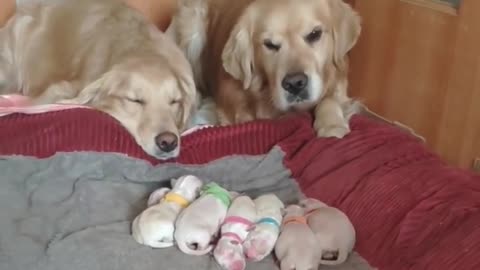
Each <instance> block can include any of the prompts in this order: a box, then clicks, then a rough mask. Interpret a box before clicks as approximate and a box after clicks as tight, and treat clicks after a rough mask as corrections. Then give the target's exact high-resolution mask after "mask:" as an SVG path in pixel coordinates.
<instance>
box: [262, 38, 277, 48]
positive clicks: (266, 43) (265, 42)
mask: <svg viewBox="0 0 480 270" xmlns="http://www.w3.org/2000/svg"><path fill="white" fill-rule="evenodd" d="M263 45H264V46H265V47H266V48H267V49H269V50H271V51H278V50H280V48H281V46H280V45H279V44H275V43H273V42H272V41H271V40H269V39H266V40H265V41H264V42H263Z"/></svg>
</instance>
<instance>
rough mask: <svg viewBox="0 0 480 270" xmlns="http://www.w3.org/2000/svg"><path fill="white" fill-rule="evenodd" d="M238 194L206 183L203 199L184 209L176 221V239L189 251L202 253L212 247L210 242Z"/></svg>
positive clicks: (202, 194) (178, 243)
mask: <svg viewBox="0 0 480 270" xmlns="http://www.w3.org/2000/svg"><path fill="white" fill-rule="evenodd" d="M235 196H236V194H235V193H233V192H228V191H227V190H225V189H224V188H222V187H220V186H219V185H218V184H216V183H209V184H207V185H205V186H204V188H203V190H202V192H201V195H200V198H198V199H197V200H196V201H194V202H193V203H192V204H191V205H190V206H189V207H187V208H186V209H185V210H183V211H182V212H181V213H180V215H179V216H178V218H177V221H176V222H175V226H176V229H175V242H177V246H178V248H179V249H180V250H181V251H182V252H183V253H186V254H189V255H196V256H201V255H205V254H207V253H209V252H210V251H212V249H213V245H212V244H211V242H212V239H213V238H214V236H216V235H217V234H218V230H219V229H220V225H221V224H222V223H223V220H224V219H225V215H226V214H227V210H228V207H229V206H230V203H231V201H232V198H233V197H235Z"/></svg>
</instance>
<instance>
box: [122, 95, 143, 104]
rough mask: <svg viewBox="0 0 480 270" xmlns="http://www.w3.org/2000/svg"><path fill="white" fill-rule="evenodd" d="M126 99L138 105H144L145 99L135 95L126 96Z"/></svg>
mask: <svg viewBox="0 0 480 270" xmlns="http://www.w3.org/2000/svg"><path fill="white" fill-rule="evenodd" d="M126 100H127V101H129V102H132V103H137V104H139V105H145V100H143V99H141V98H135V97H126Z"/></svg>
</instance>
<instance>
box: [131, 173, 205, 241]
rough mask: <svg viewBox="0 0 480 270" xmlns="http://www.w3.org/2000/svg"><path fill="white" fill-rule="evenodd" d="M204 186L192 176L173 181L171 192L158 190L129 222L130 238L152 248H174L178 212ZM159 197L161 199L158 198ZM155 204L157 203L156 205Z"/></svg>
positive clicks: (194, 197)
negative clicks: (144, 207) (131, 221)
mask: <svg viewBox="0 0 480 270" xmlns="http://www.w3.org/2000/svg"><path fill="white" fill-rule="evenodd" d="M202 185H203V183H202V180H200V179H199V178H198V177H195V176H193V175H187V176H182V177H180V178H179V179H178V180H175V179H173V180H172V186H173V188H172V190H171V191H168V189H165V188H163V189H159V190H157V191H155V192H154V193H152V195H150V198H149V200H148V203H149V206H150V205H152V204H154V205H153V206H150V207H149V208H147V209H146V210H145V211H143V212H142V213H141V214H140V215H139V216H137V217H136V218H135V220H134V221H133V223H132V235H133V238H134V239H135V240H136V241H137V242H138V243H140V244H143V245H146V246H150V247H153V248H166V247H171V246H173V233H174V231H175V226H174V224H175V220H176V219H177V216H178V214H179V213H180V211H181V210H182V209H183V208H185V207H187V206H188V204H190V202H192V201H193V200H195V199H196V198H197V196H198V193H199V191H200V189H201V187H202ZM160 198H161V199H160ZM156 202H159V203H157V204H155V203H156Z"/></svg>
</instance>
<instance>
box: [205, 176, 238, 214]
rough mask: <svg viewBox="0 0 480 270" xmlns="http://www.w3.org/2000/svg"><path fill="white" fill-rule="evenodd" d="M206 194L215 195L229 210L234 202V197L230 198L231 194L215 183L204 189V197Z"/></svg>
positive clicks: (207, 185)
mask: <svg viewBox="0 0 480 270" xmlns="http://www.w3.org/2000/svg"><path fill="white" fill-rule="evenodd" d="M204 194H209V195H213V196H214V197H215V198H217V199H219V200H220V201H221V202H222V203H223V204H224V205H225V206H226V207H227V208H228V207H230V203H231V202H232V197H231V196H230V193H229V192H228V191H227V190H226V189H224V188H222V187H221V186H219V185H218V184H217V183H214V182H211V183H208V184H206V185H205V186H204V187H203V189H202V195H204Z"/></svg>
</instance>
